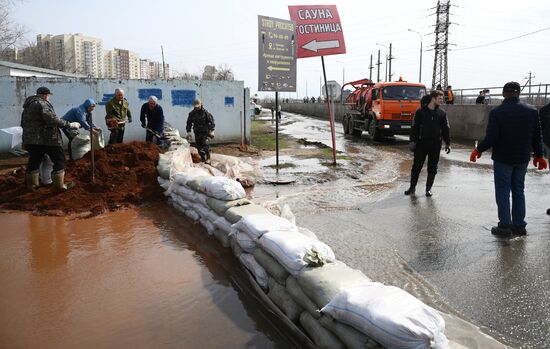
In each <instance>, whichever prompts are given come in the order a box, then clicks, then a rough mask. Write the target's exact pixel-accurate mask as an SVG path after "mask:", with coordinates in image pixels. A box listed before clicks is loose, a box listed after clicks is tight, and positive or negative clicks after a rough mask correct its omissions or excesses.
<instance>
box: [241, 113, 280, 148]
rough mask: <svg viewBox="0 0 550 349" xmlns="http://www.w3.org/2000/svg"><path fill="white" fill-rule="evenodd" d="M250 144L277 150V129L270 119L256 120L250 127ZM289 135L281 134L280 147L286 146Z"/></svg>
mask: <svg viewBox="0 0 550 349" xmlns="http://www.w3.org/2000/svg"><path fill="white" fill-rule="evenodd" d="M250 133H251V134H250V144H251V145H252V146H254V147H256V148H259V149H262V150H275V149H276V147H275V131H274V130H273V129H272V128H271V123H270V122H269V121H261V120H254V121H252V127H251V129H250ZM286 146H287V136H283V135H281V134H279V149H282V148H286Z"/></svg>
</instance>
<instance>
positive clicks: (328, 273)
mask: <svg viewBox="0 0 550 349" xmlns="http://www.w3.org/2000/svg"><path fill="white" fill-rule="evenodd" d="M296 280H297V281H298V284H299V285H300V288H301V289H302V291H304V293H305V294H306V295H307V296H308V298H309V299H311V300H312V301H313V302H315V304H317V306H318V307H319V309H320V308H322V307H324V306H325V305H327V304H328V302H330V301H331V300H332V299H333V298H334V297H335V296H336V295H337V294H338V293H340V291H342V290H345V289H348V288H351V287H355V286H359V285H363V284H366V283H370V282H371V280H370V279H369V278H368V277H367V276H365V274H363V273H362V272H361V271H360V270H357V269H353V268H350V267H348V266H347V265H346V264H345V263H342V262H340V261H335V262H334V263H328V264H326V265H324V266H323V267H322V268H308V267H306V268H304V269H302V271H301V272H300V273H298V275H296Z"/></svg>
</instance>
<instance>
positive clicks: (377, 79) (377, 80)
mask: <svg viewBox="0 0 550 349" xmlns="http://www.w3.org/2000/svg"><path fill="white" fill-rule="evenodd" d="M380 64H382V63H380V50H378V62H377V63H376V65H377V66H378V69H377V70H378V71H377V73H376V82H380Z"/></svg>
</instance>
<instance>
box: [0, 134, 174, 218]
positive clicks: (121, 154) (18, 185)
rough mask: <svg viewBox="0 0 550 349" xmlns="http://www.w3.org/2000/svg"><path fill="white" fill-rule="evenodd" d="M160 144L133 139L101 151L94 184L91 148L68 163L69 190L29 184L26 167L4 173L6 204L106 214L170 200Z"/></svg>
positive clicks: (0, 203)
mask: <svg viewBox="0 0 550 349" xmlns="http://www.w3.org/2000/svg"><path fill="white" fill-rule="evenodd" d="M158 158H159V148H158V146H157V145H155V144H152V143H145V142H131V143H122V144H114V145H107V146H106V147H105V148H104V149H101V150H96V151H95V155H94V162H95V172H94V174H95V182H94V183H92V174H91V167H92V166H91V153H87V154H86V155H85V156H84V157H83V158H82V159H79V160H76V161H67V162H66V163H65V182H69V181H72V182H74V183H75V184H76V186H75V187H74V188H72V189H69V190H67V191H65V192H55V191H54V190H53V188H52V187H51V186H50V187H40V188H39V189H36V190H34V191H32V192H30V191H28V190H27V189H26V188H25V169H24V168H19V169H18V170H16V171H14V172H12V173H10V174H6V175H1V176H0V207H1V208H3V209H11V210H23V211H33V212H34V213H35V214H45V215H67V214H74V213H83V212H85V213H89V214H91V215H97V214H100V213H102V212H104V211H106V210H116V209H119V208H121V207H127V206H131V205H140V204H143V203H145V202H152V201H160V200H164V195H163V194H162V188H161V187H160V186H159V184H158V182H157V176H158V174H157V169H156V165H157V163H158Z"/></svg>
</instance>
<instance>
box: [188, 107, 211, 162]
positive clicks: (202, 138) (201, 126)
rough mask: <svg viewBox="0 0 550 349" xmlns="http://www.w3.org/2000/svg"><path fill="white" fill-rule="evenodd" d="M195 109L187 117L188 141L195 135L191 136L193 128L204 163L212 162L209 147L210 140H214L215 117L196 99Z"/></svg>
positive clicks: (196, 143)
mask: <svg viewBox="0 0 550 349" xmlns="http://www.w3.org/2000/svg"><path fill="white" fill-rule="evenodd" d="M193 106H194V107H195V108H194V109H193V110H191V112H190V113H189V116H188V117H187V127H186V129H187V140H189V141H191V139H192V138H193V135H192V134H191V128H193V132H194V133H195V146H196V147H197V150H198V151H199V155H200V156H201V160H202V162H207V161H209V160H210V146H209V145H208V142H207V141H208V138H214V127H215V126H216V125H215V124H214V117H213V116H212V114H210V113H209V112H208V110H206V109H204V108H203V106H202V102H201V101H200V100H199V99H196V100H195V102H194V103H193Z"/></svg>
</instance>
